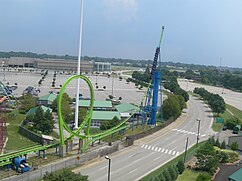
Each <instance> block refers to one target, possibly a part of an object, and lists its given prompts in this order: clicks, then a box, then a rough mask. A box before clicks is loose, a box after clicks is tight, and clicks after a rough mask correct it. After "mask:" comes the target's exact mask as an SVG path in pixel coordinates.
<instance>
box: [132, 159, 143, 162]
mask: <svg viewBox="0 0 242 181" xmlns="http://www.w3.org/2000/svg"><path fill="white" fill-rule="evenodd" d="M140 160H142V159H141V158H139V159H137V160H135V161H133V163H136V162H138V161H140Z"/></svg>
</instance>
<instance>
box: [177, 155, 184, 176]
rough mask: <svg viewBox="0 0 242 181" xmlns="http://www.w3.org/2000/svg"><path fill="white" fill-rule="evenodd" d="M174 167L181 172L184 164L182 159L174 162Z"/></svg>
mask: <svg viewBox="0 0 242 181" xmlns="http://www.w3.org/2000/svg"><path fill="white" fill-rule="evenodd" d="M176 167H177V169H178V172H179V174H182V173H183V172H184V170H185V165H184V162H183V160H182V159H181V160H179V161H178V163H177V164H176Z"/></svg>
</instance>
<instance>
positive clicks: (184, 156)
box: [184, 137, 188, 163]
mask: <svg viewBox="0 0 242 181" xmlns="http://www.w3.org/2000/svg"><path fill="white" fill-rule="evenodd" d="M187 147H188V137H187V142H186V148H185V155H184V163H185V162H186V157H187Z"/></svg>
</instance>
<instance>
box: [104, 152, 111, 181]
mask: <svg viewBox="0 0 242 181" xmlns="http://www.w3.org/2000/svg"><path fill="white" fill-rule="evenodd" d="M105 158H106V159H107V160H108V181H110V171H111V158H109V156H105Z"/></svg>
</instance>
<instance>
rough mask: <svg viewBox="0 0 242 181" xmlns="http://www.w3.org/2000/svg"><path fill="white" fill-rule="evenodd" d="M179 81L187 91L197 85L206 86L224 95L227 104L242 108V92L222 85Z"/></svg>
mask: <svg viewBox="0 0 242 181" xmlns="http://www.w3.org/2000/svg"><path fill="white" fill-rule="evenodd" d="M178 83H179V85H180V86H181V88H182V89H184V90H187V91H193V90H194V88H195V87H204V88H205V89H206V90H208V91H209V92H212V93H215V94H219V95H220V96H222V97H223V98H224V100H225V102H226V103H227V104H230V105H232V106H234V107H236V108H238V109H240V110H242V104H241V102H242V93H239V92H234V91H231V90H229V89H223V88H221V87H214V86H209V85H203V84H197V83H193V82H189V81H187V80H186V79H178ZM222 93H223V94H222Z"/></svg>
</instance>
